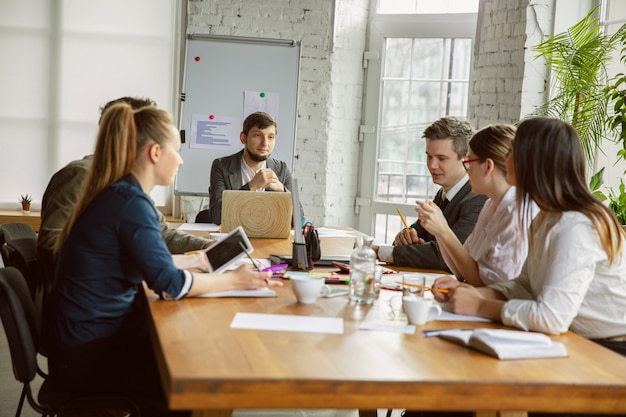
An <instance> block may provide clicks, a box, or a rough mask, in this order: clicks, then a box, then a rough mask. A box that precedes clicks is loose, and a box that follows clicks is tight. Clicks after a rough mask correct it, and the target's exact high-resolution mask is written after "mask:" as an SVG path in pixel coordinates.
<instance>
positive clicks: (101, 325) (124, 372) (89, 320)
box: [46, 103, 281, 416]
mask: <svg viewBox="0 0 626 417" xmlns="http://www.w3.org/2000/svg"><path fill="white" fill-rule="evenodd" d="M180 147H181V142H180V136H179V133H178V130H177V129H176V127H175V126H174V124H173V123H172V119H171V117H170V116H169V115H168V114H167V112H165V111H163V110H161V109H159V108H157V107H155V106H148V107H142V108H140V109H138V110H133V109H132V108H131V107H130V106H129V105H128V104H125V103H120V104H115V105H113V106H111V107H110V108H108V109H107V110H106V111H105V113H104V114H103V117H102V120H101V122H100V129H99V132H98V136H97V142H96V148H95V151H94V155H93V161H92V163H91V166H90V168H89V172H88V174H87V177H86V178H85V183H84V185H83V190H82V192H81V196H80V198H79V201H78V203H77V204H76V206H75V208H74V210H73V212H72V213H71V215H70V217H69V218H68V220H67V222H66V224H65V226H64V227H63V229H62V231H61V234H60V236H59V239H58V241H57V251H58V256H57V268H56V273H55V279H56V281H55V284H54V288H53V290H52V295H51V301H50V307H49V309H48V314H47V316H46V317H47V320H48V326H47V327H46V328H47V330H46V331H47V332H48V334H47V335H46V336H47V337H46V341H47V345H48V346H47V349H48V352H49V370H50V378H51V382H52V383H53V384H56V385H57V386H58V387H59V388H60V389H63V390H65V391H67V392H77V393H80V394H83V395H84V394H97V395H123V396H126V397H129V398H131V399H132V400H134V401H135V402H136V403H137V404H138V405H139V406H140V408H141V412H142V414H143V415H146V416H161V415H163V416H165V415H181V413H173V412H170V411H169V410H167V406H166V402H165V399H164V396H163V392H162V389H161V384H160V378H159V374H158V370H157V366H156V361H155V358H154V355H153V352H152V348H151V345H150V340H149V337H148V332H147V326H146V314H145V310H144V308H145V307H144V306H142V305H141V300H142V298H141V297H140V296H139V291H140V287H141V285H142V283H145V284H146V285H147V286H148V287H149V288H150V289H152V290H153V291H155V292H156V293H158V294H159V295H160V296H161V298H163V299H166V300H178V299H180V298H182V297H185V296H187V295H196V294H201V293H207V292H215V291H224V290H234V289H257V288H262V287H265V286H266V285H267V283H266V279H267V278H269V276H268V275H269V274H270V273H265V272H257V271H255V270H253V269H252V267H251V266H248V267H240V268H239V269H237V270H235V271H229V272H226V273H223V274H208V273H203V272H201V271H203V270H206V269H207V267H208V264H207V262H208V261H207V258H206V256H204V254H203V253H200V254H195V255H171V254H170V252H169V251H168V249H167V246H166V244H165V241H164V240H163V237H162V232H161V228H160V225H159V221H158V216H157V212H156V208H155V207H154V204H153V202H152V200H151V199H150V196H149V194H150V192H151V191H152V190H153V188H154V187H155V186H157V185H169V184H171V183H172V182H173V180H174V178H175V176H176V172H177V170H178V168H179V167H180V166H181V165H182V164H183V161H182V159H181V157H180V154H179V151H180ZM270 285H281V283H279V282H274V280H271V281H270ZM182 415H186V413H182Z"/></svg>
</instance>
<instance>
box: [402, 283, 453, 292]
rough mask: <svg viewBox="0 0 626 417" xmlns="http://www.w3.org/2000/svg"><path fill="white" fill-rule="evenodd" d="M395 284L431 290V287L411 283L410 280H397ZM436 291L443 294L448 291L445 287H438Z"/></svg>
mask: <svg viewBox="0 0 626 417" xmlns="http://www.w3.org/2000/svg"><path fill="white" fill-rule="evenodd" d="M396 284H400V285H406V286H407V287H415V288H422V289H424V290H426V291H432V290H433V287H428V286H426V285H419V284H411V283H410V282H402V281H398V282H396ZM437 292H440V293H443V294H447V293H448V292H450V291H449V290H447V289H445V288H438V289H437Z"/></svg>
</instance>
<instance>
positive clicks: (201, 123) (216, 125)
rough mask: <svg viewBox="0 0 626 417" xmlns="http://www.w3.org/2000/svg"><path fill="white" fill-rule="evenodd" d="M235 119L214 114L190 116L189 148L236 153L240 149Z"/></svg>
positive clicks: (239, 122) (238, 122)
mask: <svg viewBox="0 0 626 417" xmlns="http://www.w3.org/2000/svg"><path fill="white" fill-rule="evenodd" d="M240 131H241V120H240V119H239V118H237V117H227V116H219V115H215V114H192V115H191V137H190V143H189V147H190V148H196V149H216V150H220V151H230V152H236V151H238V150H239V149H241V142H240V141H239V132H240Z"/></svg>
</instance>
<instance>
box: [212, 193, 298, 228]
mask: <svg viewBox="0 0 626 417" xmlns="http://www.w3.org/2000/svg"><path fill="white" fill-rule="evenodd" d="M292 208H293V203H292V199H291V193H290V192H285V193H279V192H272V191H265V192H255V191H240V190H224V191H223V193H222V225H221V230H222V232H229V231H231V230H233V229H234V228H236V227H237V226H241V227H243V230H244V231H245V232H246V235H248V237H256V238H270V239H285V238H288V237H289V234H290V233H291V218H292Z"/></svg>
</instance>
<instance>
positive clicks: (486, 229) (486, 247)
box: [463, 187, 539, 285]
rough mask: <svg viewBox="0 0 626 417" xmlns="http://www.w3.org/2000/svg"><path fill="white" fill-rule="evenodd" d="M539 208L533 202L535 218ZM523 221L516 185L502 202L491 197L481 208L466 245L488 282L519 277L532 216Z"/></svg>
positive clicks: (483, 278)
mask: <svg viewBox="0 0 626 417" xmlns="http://www.w3.org/2000/svg"><path fill="white" fill-rule="evenodd" d="M538 211H539V208H538V207H537V205H536V204H535V203H532V206H531V213H532V217H533V218H534V217H535V215H536V214H537V213H538ZM524 217H525V221H524V222H520V221H519V214H518V210H517V203H516V201H515V187H510V188H509V189H508V191H507V192H506V193H505V194H504V195H503V196H502V199H501V200H500V204H498V205H497V206H496V205H494V204H493V201H492V200H491V199H488V200H487V201H486V202H485V205H484V206H483V209H482V210H481V211H480V215H479V216H478V221H477V222H476V225H475V226H474V230H473V231H472V234H471V235H469V237H468V238H467V240H466V241H465V243H464V244H463V247H464V248H465V250H466V251H467V253H468V254H469V255H470V256H471V257H472V259H474V260H475V261H476V263H477V264H478V272H479V275H480V279H481V280H482V281H483V283H484V284H485V285H489V284H493V283H495V282H500V281H509V280H511V279H513V278H517V276H518V275H519V274H520V271H521V270H522V265H524V261H525V260H526V255H527V254H528V233H527V231H528V227H529V226H530V222H531V221H532V218H530V219H527V218H526V217H527V216H524Z"/></svg>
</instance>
